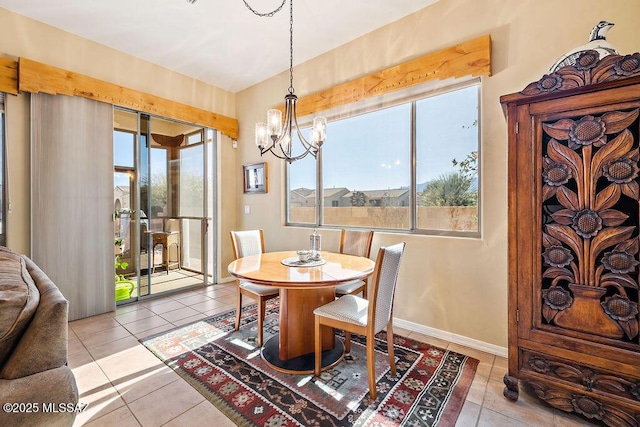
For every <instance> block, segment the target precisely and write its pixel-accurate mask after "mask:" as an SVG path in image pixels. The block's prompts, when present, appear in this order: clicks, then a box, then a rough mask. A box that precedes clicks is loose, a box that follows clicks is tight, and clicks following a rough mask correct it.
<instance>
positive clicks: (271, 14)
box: [188, 0, 287, 18]
mask: <svg viewBox="0 0 640 427" xmlns="http://www.w3.org/2000/svg"><path fill="white" fill-rule="evenodd" d="M188 1H190V0H188ZM242 1H243V2H244V5H245V6H247V9H249V10H250V11H251V12H253V13H254V14H256V15H258V16H262V17H265V16H266V17H268V18H271V17H272V16H273V15H275V14H276V13H278V12H280V10H282V6H284V4H285V3H286V2H287V0H282V4H281V5H280V6H278V8H277V9H275V10H273V11H271V12H266V13H260V12H258V11H257V10H255V9H254V8H252V7H251V6H250V5H249V3H247V0H242ZM194 2H195V0H194Z"/></svg>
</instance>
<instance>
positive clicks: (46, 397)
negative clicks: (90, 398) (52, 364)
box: [0, 366, 85, 427]
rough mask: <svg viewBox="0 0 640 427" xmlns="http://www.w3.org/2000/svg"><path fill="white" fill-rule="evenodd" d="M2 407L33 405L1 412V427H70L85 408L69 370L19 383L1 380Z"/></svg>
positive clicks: (57, 370) (61, 369)
mask: <svg viewBox="0 0 640 427" xmlns="http://www.w3.org/2000/svg"><path fill="white" fill-rule="evenodd" d="M0 404H3V405H4V404H18V405H19V404H23V405H30V406H22V407H17V410H16V411H4V410H0V426H29V427H36V426H38V427H40V426H42V427H70V426H71V425H73V421H74V419H75V418H76V415H77V413H78V412H80V411H82V410H83V408H84V406H85V405H82V404H78V388H77V386H76V381H75V379H74V377H73V373H72V372H71V369H69V368H68V367H67V366H61V367H59V368H56V369H51V370H48V371H44V372H39V373H37V374H34V375H29V376H27V377H24V378H19V379H16V380H2V379H0ZM36 404H37V406H38V407H37V411H36V410H35V409H36V407H35V406H34V405H36ZM45 405H46V408H45V407H44V406H45ZM28 408H30V409H31V410H30V411H29V409H28ZM52 409H53V410H52Z"/></svg>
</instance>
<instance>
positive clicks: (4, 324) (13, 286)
mask: <svg viewBox="0 0 640 427" xmlns="http://www.w3.org/2000/svg"><path fill="white" fill-rule="evenodd" d="M39 301H40V293H39V292H38V289H37V288H36V285H35V283H34V282H33V280H32V279H31V275H30V274H29V272H28V271H27V268H26V265H25V261H24V259H23V258H22V257H21V256H20V255H18V254H16V253H14V252H11V251H10V250H8V249H6V248H1V249H0V366H2V365H4V363H5V361H6V360H7V358H8V356H9V354H10V353H11V352H12V351H13V349H14V348H15V346H16V345H17V343H18V341H19V340H20V337H21V336H22V334H23V332H24V330H25V328H26V327H27V325H28V324H29V321H30V320H31V318H32V317H33V314H34V313H35V311H36V308H37V307H38V302H39Z"/></svg>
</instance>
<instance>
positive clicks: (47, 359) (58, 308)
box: [0, 257, 69, 379]
mask: <svg viewBox="0 0 640 427" xmlns="http://www.w3.org/2000/svg"><path fill="white" fill-rule="evenodd" d="M24 258H25V262H26V265H27V270H28V271H29V273H30V274H31V277H32V278H33V281H34V282H35V284H36V286H37V287H38V291H39V292H40V303H39V304H38V308H37V310H36V312H35V314H34V316H33V319H31V323H30V324H29V326H28V327H27V329H26V330H25V332H24V334H23V336H22V337H21V338H20V341H19V342H18V345H17V347H16V348H15V350H14V351H13V353H12V354H11V356H10V357H9V359H8V360H7V363H6V364H5V366H4V367H2V370H1V371H0V379H15V378H21V377H26V376H28V375H32V374H35V373H37V372H42V371H46V370H48V369H53V368H57V367H60V366H63V365H65V364H66V363H67V343H68V339H67V338H68V329H67V328H68V311H69V302H68V301H67V300H66V299H65V298H64V296H63V295H62V293H61V292H60V290H59V289H58V288H57V287H56V286H55V285H54V284H53V282H52V281H51V279H49V278H48V277H47V275H46V274H44V273H43V272H42V270H40V268H38V266H36V265H35V264H34V263H33V261H31V260H30V259H29V258H27V257H24Z"/></svg>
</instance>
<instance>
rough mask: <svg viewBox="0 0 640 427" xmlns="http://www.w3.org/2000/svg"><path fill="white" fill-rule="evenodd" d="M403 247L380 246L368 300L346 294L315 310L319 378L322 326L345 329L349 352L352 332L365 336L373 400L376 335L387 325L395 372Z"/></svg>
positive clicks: (392, 369)
mask: <svg viewBox="0 0 640 427" xmlns="http://www.w3.org/2000/svg"><path fill="white" fill-rule="evenodd" d="M404 247H405V243H404V242H402V243H398V244H396V245H393V246H389V247H386V248H380V250H379V251H378V258H377V259H376V265H375V269H374V273H373V274H374V277H373V280H372V285H371V295H370V298H369V299H368V300H367V299H365V298H361V297H359V296H356V295H344V296H342V297H340V298H338V299H336V300H334V301H332V302H330V303H328V304H325V305H323V306H320V307H318V308H316V309H315V310H314V311H313V314H314V315H315V366H314V375H315V376H318V377H319V376H320V371H321V369H322V365H321V364H322V346H321V343H322V326H328V327H331V328H338V329H342V330H344V332H345V339H344V340H345V341H344V342H345V351H346V352H347V353H349V352H350V351H351V333H355V334H360V335H364V336H365V337H366V339H367V344H366V346H367V348H366V356H367V375H368V377H369V396H370V398H371V399H375V398H376V397H377V390H376V363H375V335H376V334H377V333H378V332H380V331H382V330H383V329H385V328H386V329H387V352H388V353H389V365H390V367H391V374H392V375H396V363H395V358H394V353H393V325H392V319H393V296H394V294H395V289H396V283H397V281H398V271H399V269H400V260H401V259H402V254H403V252H404Z"/></svg>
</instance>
